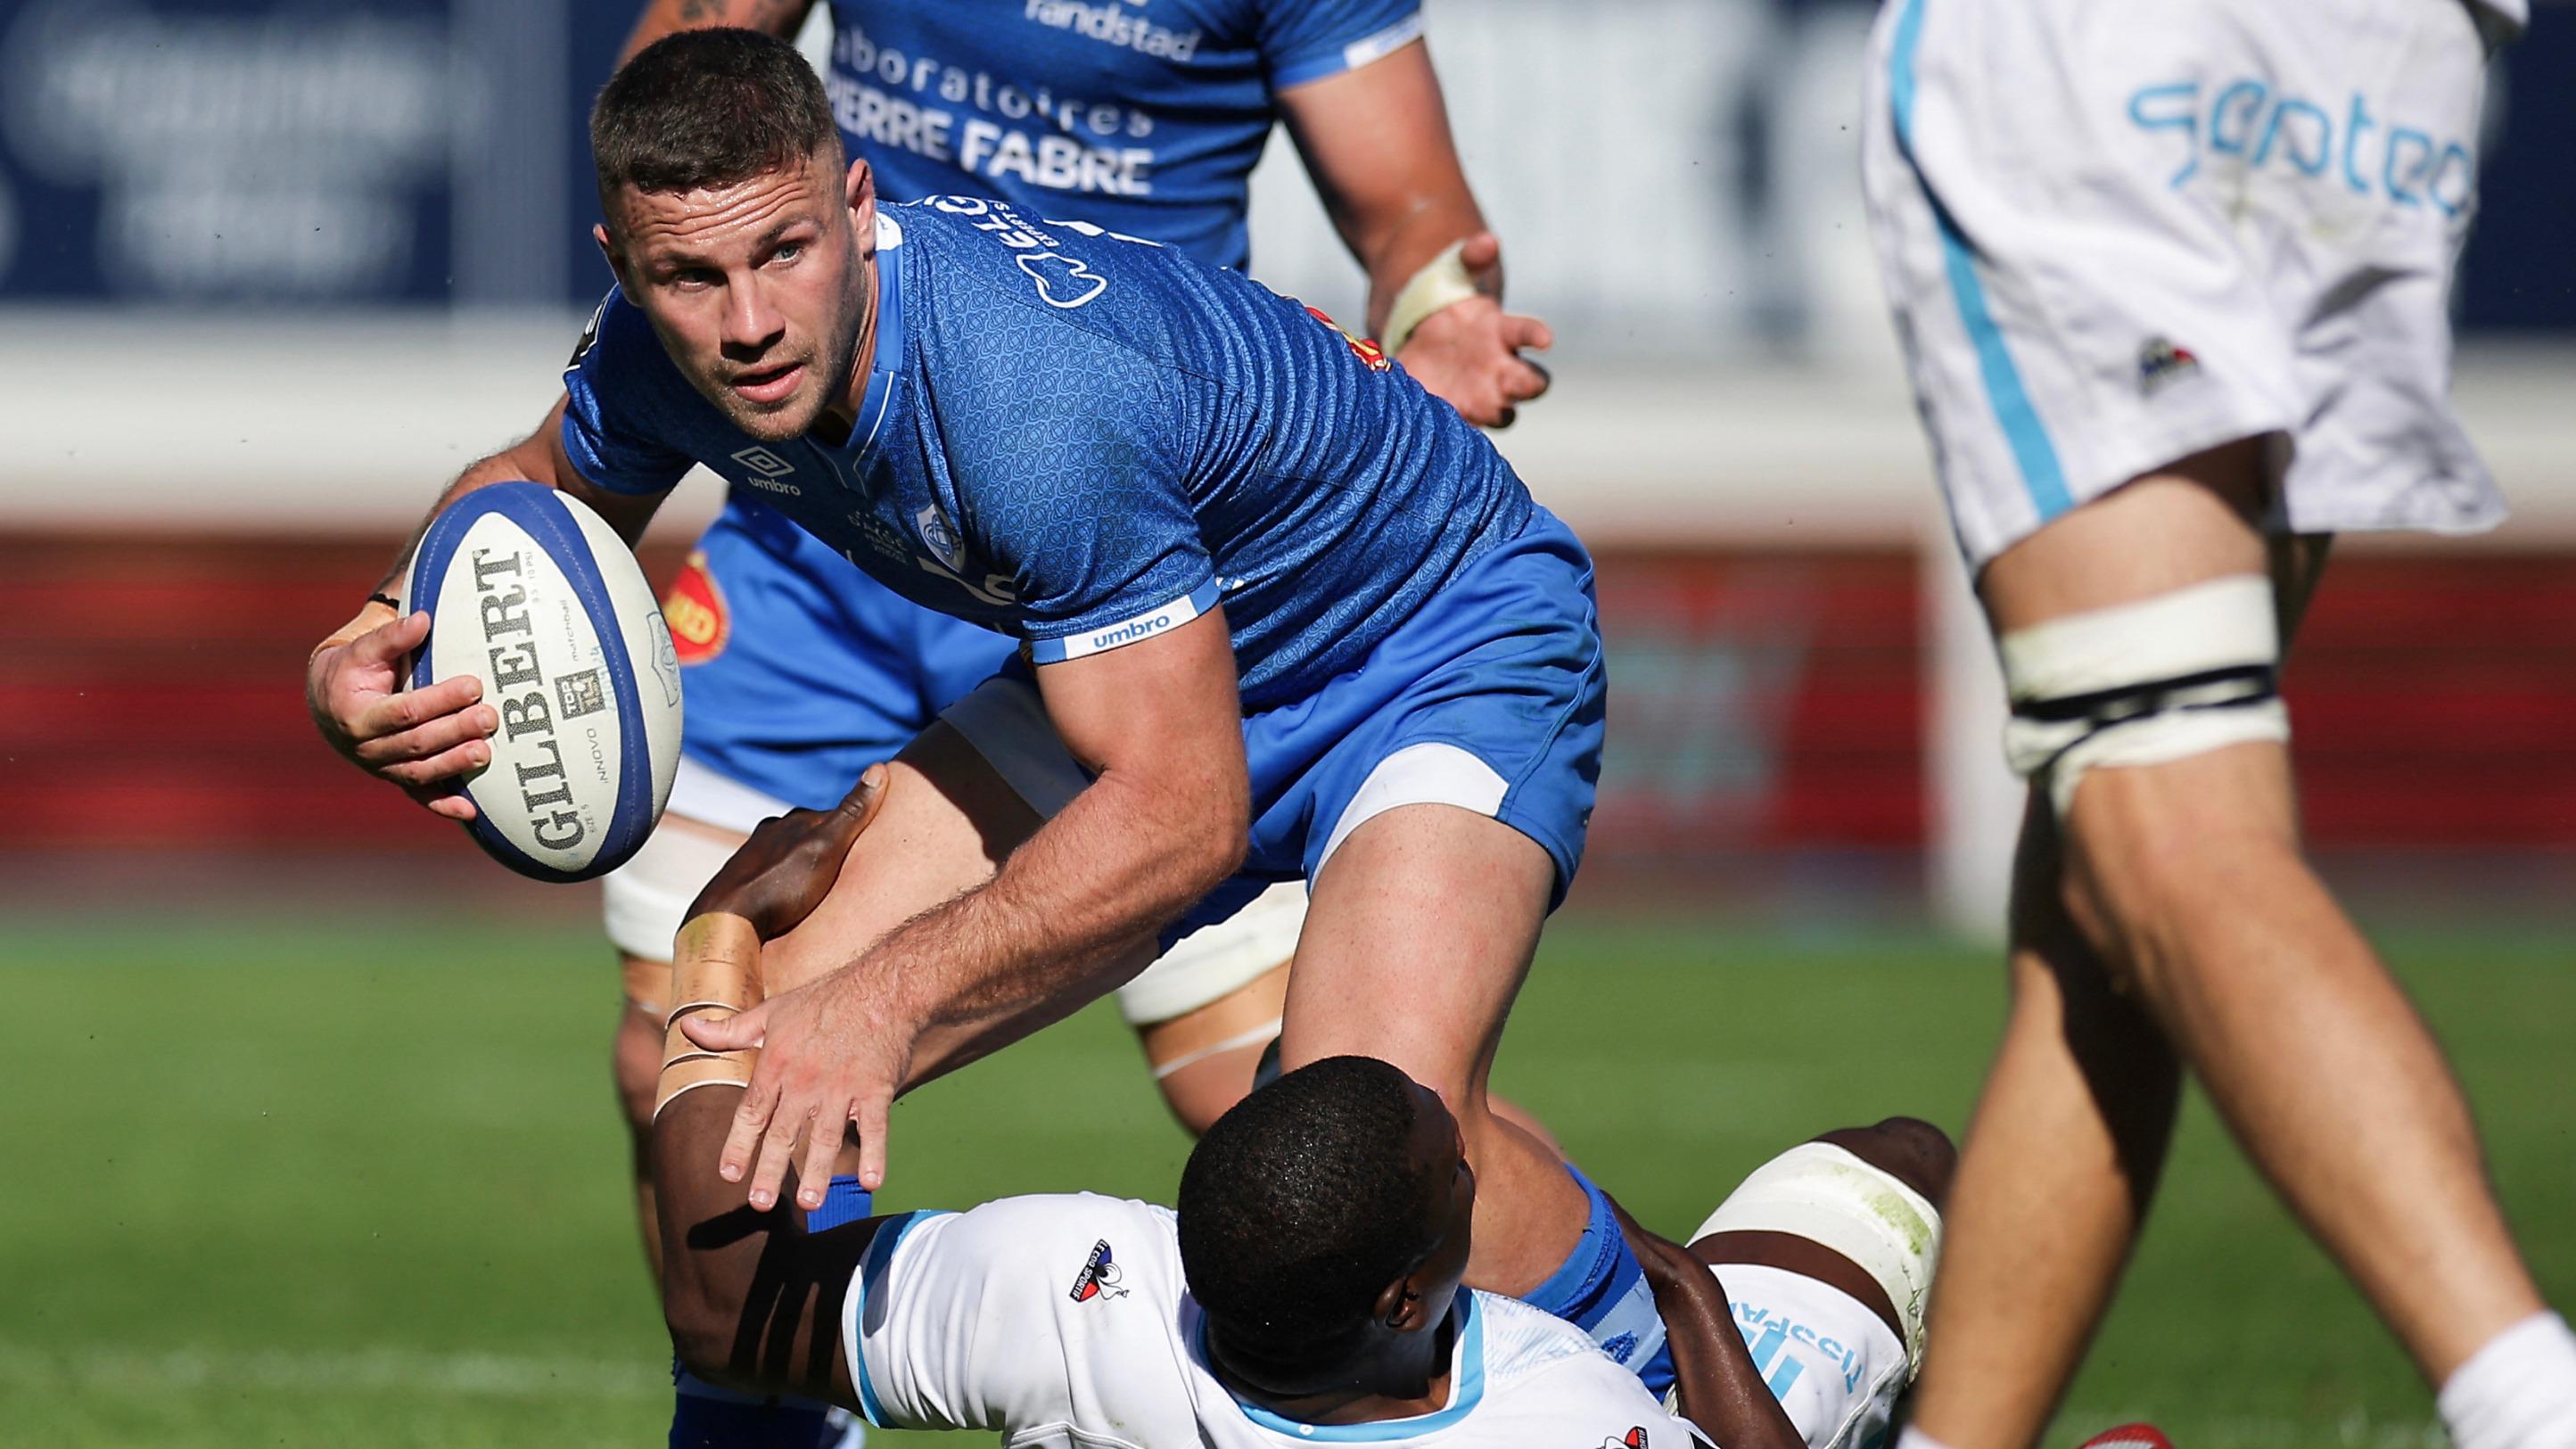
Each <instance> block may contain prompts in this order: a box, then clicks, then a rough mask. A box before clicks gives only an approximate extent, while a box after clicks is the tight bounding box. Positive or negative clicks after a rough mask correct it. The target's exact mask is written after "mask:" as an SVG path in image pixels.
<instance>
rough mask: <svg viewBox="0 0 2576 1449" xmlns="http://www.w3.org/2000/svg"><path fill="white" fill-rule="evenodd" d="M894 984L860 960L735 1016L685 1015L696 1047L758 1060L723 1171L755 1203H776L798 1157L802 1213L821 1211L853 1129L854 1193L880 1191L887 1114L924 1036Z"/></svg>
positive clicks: (728, 1140)
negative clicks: (750, 1053)
mask: <svg viewBox="0 0 2576 1449" xmlns="http://www.w3.org/2000/svg"><path fill="white" fill-rule="evenodd" d="M898 984H899V983H897V982H895V981H893V980H892V979H890V977H889V975H888V973H885V972H883V971H875V970H871V969H869V963H867V962H865V961H861V962H858V963H855V964H853V965H849V966H844V967H842V968H841V969H840V970H838V971H835V972H833V973H832V974H831V975H829V976H826V977H824V978H822V979H821V980H819V981H815V982H813V983H811V984H809V985H806V986H802V987H799V988H797V989H796V990H794V991H791V992H788V993H787V994H786V995H784V996H780V997H775V998H773V999H771V1000H769V1001H766V1002H763V1003H762V1004H761V1005H760V1006H758V1007H756V1008H754V1009H752V1010H750V1011H747V1012H744V1013H743V1014H742V1015H740V1016H736V1017H732V1018H729V1019H726V1020H721V1021H707V1020H703V1019H701V1018H699V1017H683V1018H682V1019H681V1021H680V1029H681V1030H682V1031H683V1032H685V1033H687V1034H688V1037H689V1040H691V1041H693V1042H695V1043H697V1044H698V1045H699V1046H700V1047H702V1048H704V1049H706V1050H708V1051H719V1052H730V1051H743V1050H754V1049H756V1050H757V1051H759V1053H760V1061H759V1064H758V1065H757V1066H756V1067H755V1068H754V1069H753V1071H752V1074H751V1085H750V1086H749V1087H748V1088H747V1089H746V1090H745V1091H744V1092H743V1094H742V1105H741V1106H740V1107H739V1108H737V1109H736V1110H735V1112H734V1119H733V1130H732V1131H730V1132H728V1133H727V1134H725V1144H724V1154H723V1156H722V1157H720V1158H719V1159H718V1160H717V1164H716V1170H717V1172H718V1173H720V1174H721V1175H722V1176H723V1178H724V1180H725V1181H727V1182H742V1181H744V1180H745V1179H746V1178H748V1179H749V1182H750V1191H749V1198H750V1202H751V1205H752V1206H753V1207H754V1208H756V1209H759V1210H761V1211H764V1212H765V1211H767V1210H768V1209H769V1208H771V1207H773V1206H775V1205H776V1204H777V1201H778V1188H779V1184H780V1182H781V1180H782V1179H783V1178H784V1177H785V1176H786V1172H787V1167H788V1164H789V1162H790V1160H791V1159H793V1160H794V1162H795V1166H796V1178H797V1192H796V1201H797V1204H798V1206H800V1207H803V1208H805V1209H807V1210H809V1211H810V1210H812V1209H814V1208H818V1207H821V1206H822V1205H823V1194H824V1189H825V1187H826V1186H827V1185H828V1184H829V1183H830V1182H831V1180H832V1163H833V1159H835V1158H836V1157H838V1156H839V1155H840V1150H841V1141H842V1136H843V1133H844V1131H845V1129H847V1128H849V1127H852V1126H855V1127H856V1128H857V1129H858V1137H859V1186H861V1187H863V1188H865V1189H867V1190H868V1191H870V1192H874V1191H876V1190H877V1189H878V1188H879V1187H881V1186H883V1185H884V1183H885V1163H886V1145H885V1139H886V1119H887V1115H888V1112H889V1111H890V1109H891V1108H892V1107H893V1106H894V1097H895V1093H896V1092H897V1091H898V1090H900V1089H901V1088H902V1086H903V1082H904V1079H905V1078H906V1077H908V1076H909V1075H911V1072H912V1044H913V1040H914V1038H915V1036H916V1035H917V1034H918V1031H919V1023H917V1022H914V1021H911V1020H908V1019H906V1016H905V1013H904V1012H903V1011H902V1010H901V1009H900V1008H899V1007H898V1004H897V1002H896V1001H895V999H894V996H895V990H896V988H897V986H898ZM800 1138H801V1139H802V1140H803V1144H804V1145H803V1148H802V1151H801V1153H800V1151H799V1149H798V1146H797V1144H798V1140H799V1139H800Z"/></svg>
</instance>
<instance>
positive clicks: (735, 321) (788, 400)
mask: <svg viewBox="0 0 2576 1449" xmlns="http://www.w3.org/2000/svg"><path fill="white" fill-rule="evenodd" d="M838 162H839V156H838V153H837V149H836V148H828V147H827V148H825V150H824V151H822V152H819V153H817V154H816V155H814V156H812V157H810V158H808V159H807V161H806V164H804V165H802V166H797V167H792V168H785V169H781V170H777V171H770V172H764V173H762V174H761V175H758V176H754V177H752V178H751V179H750V180H747V181H743V182H740V183H737V184H735V185H732V186H726V187H721V188H716V189H713V190H704V191H690V192H684V193H679V194H676V195H674V194H667V193H656V192H645V191H638V190H636V189H634V188H632V187H630V188H628V189H627V190H626V192H625V193H624V196H623V198H622V205H621V207H620V209H621V210H622V211H623V212H624V215H623V216H622V217H621V218H620V219H619V226H618V234H617V237H616V239H615V240H614V241H613V242H612V241H611V240H609V238H608V237H607V236H606V235H605V234H603V236H602V238H601V243H602V245H603V246H606V247H608V248H609V256H610V260H611V261H612V262H615V263H617V276H618V283H619V285H620V286H621V287H622V288H623V289H624V290H625V292H626V295H627V297H628V298H629V299H630V300H631V301H633V302H634V303H635V305H636V306H638V307H640V308H642V309H643V310H644V315H645V316H646V317H648V318H650V319H652V323H653V330H654V332H655V333H657V334H658V335H659V336H660V337H661V339H662V346H663V348H664V349H665V350H666V351H668V352H669V353H670V354H671V360H672V362H674V363H676V364H677V365H678V366H679V369H680V372H681V374H682V375H683V376H685V377H687V378H688V380H689V382H690V384H691V385H692V386H694V387H696V388H697V390H698V391H699V392H700V393H701V394H703V395H704V396H705V397H706V399H707V400H708V401H709V402H712V403H714V404H715V405H716V407H717V408H718V409H719V410H721V411H722V412H723V413H724V415H725V418H726V420H727V421H729V422H731V423H732V424H733V425H734V426H735V427H738V428H740V429H742V430H743V431H744V432H746V433H749V434H751V435H752V436H753V437H755V438H760V439H762V440H764V441H770V442H779V441H784V440H786V439H790V438H794V437H798V436H801V435H802V434H804V433H805V432H806V431H808V430H809V429H811V428H812V427H813V426H814V424H815V421H816V419H818V418H819V417H821V416H822V414H823V411H824V409H826V408H830V407H836V406H837V407H842V408H844V409H849V401H848V399H847V394H848V392H849V390H850V382H851V379H852V377H853V376H854V375H855V372H856V367H857V347H858V336H859V331H860V327H861V325H862V323H863V322H864V320H865V318H866V315H867V299H868V297H869V295H870V291H871V288H870V283H871V281H872V279H873V274H872V273H871V272H870V271H869V269H868V267H867V266H866V256H867V255H873V253H874V250H875V248H874V245H873V241H874V236H873V232H874V216H873V212H874V201H873V197H872V196H870V195H868V194H867V188H866V185H865V182H864V174H865V173H864V171H862V170H860V169H859V168H853V170H852V171H851V172H850V173H849V174H848V175H847V176H845V175H844V173H842V172H841V170H840V168H839V165H838ZM862 211H864V212H865V213H867V219H868V223H869V226H868V230H867V231H865V232H862V231H861V229H860V228H859V227H858V226H857V225H856V224H855V221H856V220H857V216H856V213H859V212H862ZM862 236H866V237H868V239H869V245H868V246H867V247H866V248H865V253H864V254H863V251H862V247H861V244H860V238H861V237H862ZM850 410H854V409H850Z"/></svg>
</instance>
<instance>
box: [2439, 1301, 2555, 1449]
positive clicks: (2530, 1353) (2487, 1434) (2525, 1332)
mask: <svg viewBox="0 0 2576 1449" xmlns="http://www.w3.org/2000/svg"><path fill="white" fill-rule="evenodd" d="M2436 1402H2437V1403H2438V1404H2439V1405H2440V1407H2441V1410H2442V1423H2443V1425H2444V1426H2445V1427H2447V1428H2448V1429H2449V1430H2450V1431H2451V1442H2452V1443H2453V1444H2454V1445H2456V1446H2457V1449H2576V1333H2571V1332H2569V1331H2568V1328H2567V1320H2566V1319H2564V1318H2561V1317H2559V1316H2558V1315H2557V1314H2555V1313H2535V1314H2533V1315H2531V1316H2530V1317H2529V1318H2526V1319H2524V1320H2522V1321H2521V1322H2520V1323H2517V1324H2515V1325H2514V1326H2512V1327H2511V1328H2508V1329H2506V1330H2505V1331H2504V1332H2502V1333H2499V1334H2497V1335H2496V1336H2495V1337H2493V1338H2490V1339H2488V1340H2487V1342H2486V1347H2484V1348H2481V1349H2479V1350H2478V1351H2477V1352H2476V1353H2473V1354H2471V1355H2469V1361H2468V1362H2466V1363H2464V1364H2462V1365H2460V1366H2459V1368H2457V1369H2455V1370H2453V1371H2452V1374H2451V1378H2450V1382H2448V1383H2445V1384H2444V1385H2442V1393H2441V1397H2440V1398H2439V1399H2438V1400H2437V1401H2436Z"/></svg>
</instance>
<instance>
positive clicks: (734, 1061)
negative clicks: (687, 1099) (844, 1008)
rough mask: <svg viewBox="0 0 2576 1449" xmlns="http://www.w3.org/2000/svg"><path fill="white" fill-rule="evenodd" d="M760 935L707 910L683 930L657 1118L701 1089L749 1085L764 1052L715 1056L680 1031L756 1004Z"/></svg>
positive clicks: (674, 964)
mask: <svg viewBox="0 0 2576 1449" xmlns="http://www.w3.org/2000/svg"><path fill="white" fill-rule="evenodd" d="M760 1001H761V989H760V934H759V933H758V932H756V931H754V930H753V929H752V927H751V922H749V921H746V920H744V919H743V918H742V917H740V916H736V915H729V914H725V913H723V912H709V913H708V914H706V915H703V916H698V917H694V918H693V919H691V920H690V921H689V923H688V924H687V925H684V926H682V927H681V928H680V934H679V937H678V939H677V940H676V941H675V942H674V943H673V946H672V952H671V1013H670V1015H669V1017H667V1018H666V1019H665V1024H664V1029H663V1035H662V1077H661V1082H660V1085H659V1087H658V1089H657V1090H656V1091H655V1093H654V1096H653V1115H654V1116H656V1117H659V1116H661V1115H662V1109H663V1108H664V1107H667V1106H669V1105H670V1104H671V1101H672V1099H673V1098H675V1097H678V1096H679V1095H680V1094H681V1093H683V1092H687V1091H692V1090H694V1089H696V1088H699V1087H707V1086H716V1085H730V1086H736V1087H747V1086H749V1085H751V1072H752V1068H753V1067H754V1066H755V1065H756V1064H757V1063H758V1062H759V1060H760V1053H759V1052H757V1051H751V1050H747V1049H746V1050H743V1051H732V1052H711V1051H708V1050H707V1049H706V1048H704V1047H701V1046H699V1045H698V1044H697V1043H696V1042H693V1041H691V1040H689V1038H688V1035H687V1033H685V1032H683V1031H682V1030H681V1029H680V1021H681V1018H683V1017H689V1016H702V1017H705V1018H707V1019H709V1020H711V1021H724V1020H728V1019H730V1018H732V1017H735V1016H738V1015H740V1014H741V1013H743V1012H746V1011H749V1010H751V1009H752V1008H753V1007H755V1006H758V1005H759V1004H760Z"/></svg>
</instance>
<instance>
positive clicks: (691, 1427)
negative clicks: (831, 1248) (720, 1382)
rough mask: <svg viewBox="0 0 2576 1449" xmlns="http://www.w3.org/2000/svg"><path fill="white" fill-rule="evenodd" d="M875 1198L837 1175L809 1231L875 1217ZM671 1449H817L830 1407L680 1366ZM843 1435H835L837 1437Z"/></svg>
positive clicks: (675, 1376)
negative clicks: (755, 1391) (747, 1389)
mask: <svg viewBox="0 0 2576 1449" xmlns="http://www.w3.org/2000/svg"><path fill="white" fill-rule="evenodd" d="M875 1206H876V1204H875V1198H874V1196H873V1195H872V1194H870V1193H869V1192H868V1190H867V1189H865V1188H863V1187H861V1186H859V1180H858V1179H857V1178H855V1177H836V1178H833V1179H832V1185H831V1186H830V1187H829V1188H827V1189H825V1190H824V1194H823V1205H822V1206H821V1207H818V1208H816V1209H814V1210H813V1211H812V1212H809V1213H807V1214H806V1215H805V1231H807V1232H809V1233H820V1232H828V1231H830V1230H831V1229H833V1228H837V1227H841V1226H843V1225H845V1224H848V1223H855V1222H858V1221H860V1220H861V1219H864V1218H867V1217H869V1216H871V1215H873V1213H874V1211H875ZM671 1383H672V1387H673V1388H674V1389H675V1390H677V1395H676V1397H675V1398H674V1400H673V1402H672V1405H671V1449H816V1446H817V1445H820V1444H823V1443H826V1442H830V1441H828V1440H827V1439H826V1436H825V1431H824V1424H823V1416H824V1414H825V1413H826V1412H827V1406H826V1405H823V1404H817V1403H813V1402H811V1401H809V1400H806V1399H786V1398H762V1397H758V1396H755V1395H752V1394H738V1393H735V1392H734V1391H733V1390H731V1389H724V1388H718V1387H717V1386H715V1385H714V1384H711V1383H708V1382H707V1381H706V1380H704V1379H701V1378H699V1377H698V1376H697V1375H695V1374H692V1373H688V1372H685V1371H683V1370H681V1369H677V1368H674V1369H673V1370H672V1371H671ZM838 1437H839V1436H838V1435H833V1436H831V1439H832V1440H837V1439H838Z"/></svg>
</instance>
